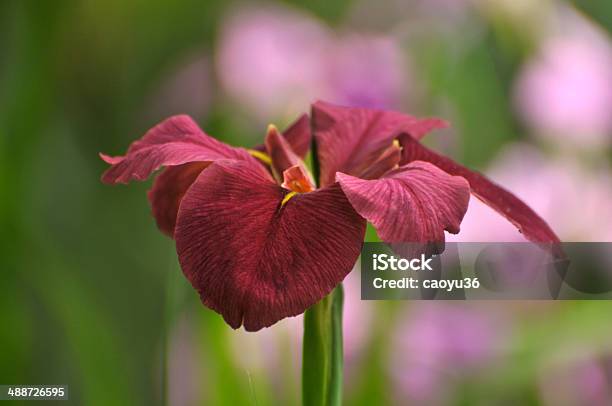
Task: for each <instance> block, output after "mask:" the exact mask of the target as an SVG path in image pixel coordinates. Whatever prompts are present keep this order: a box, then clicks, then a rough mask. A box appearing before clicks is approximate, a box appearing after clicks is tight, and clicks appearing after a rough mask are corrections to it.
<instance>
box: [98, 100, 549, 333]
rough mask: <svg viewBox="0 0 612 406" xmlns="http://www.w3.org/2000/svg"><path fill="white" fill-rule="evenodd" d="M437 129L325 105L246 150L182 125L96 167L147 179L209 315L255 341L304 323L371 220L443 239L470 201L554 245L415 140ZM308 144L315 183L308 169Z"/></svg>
mask: <svg viewBox="0 0 612 406" xmlns="http://www.w3.org/2000/svg"><path fill="white" fill-rule="evenodd" d="M445 126H446V123H445V122H444V121H442V120H439V119H418V118H415V117H411V116H409V115H405V114H401V113H397V112H391V111H381V110H373V109H365V108H347V107H339V106H334V105H331V104H328V103H323V102H317V103H315V104H314V105H313V106H312V113H311V117H308V115H303V116H302V117H300V118H299V119H298V120H297V121H296V122H295V123H294V124H293V125H291V126H290V127H289V128H288V129H287V130H286V131H285V132H284V133H282V134H280V133H279V132H278V131H277V130H276V128H274V127H273V126H271V127H270V128H269V129H268V132H267V135H266V138H265V143H264V144H263V145H261V146H259V147H255V148H254V149H251V150H248V149H244V148H237V147H231V146H229V145H226V144H224V143H221V142H219V141H217V140H215V139H214V138H212V137H210V136H208V135H207V134H205V133H204V132H203V131H202V130H201V129H200V128H199V127H198V126H197V124H196V123H195V122H194V121H193V120H192V119H191V118H189V117H188V116H184V115H181V116H174V117H171V118H169V119H167V120H165V121H164V122H162V123H161V124H159V125H157V126H156V127H154V128H153V129H151V130H149V131H148V132H147V133H146V134H145V136H144V137H142V138H141V139H139V140H138V141H135V142H134V143H133V144H132V145H131V146H130V147H129V149H128V151H127V154H126V155H125V156H120V157H109V156H106V155H102V154H101V157H102V159H104V161H106V162H107V163H109V164H110V165H111V167H110V168H109V169H108V170H107V171H106V172H105V173H104V175H103V176H102V180H103V182H105V183H110V184H115V183H128V182H129V181H131V180H134V179H135V180H145V179H146V178H148V177H149V175H151V173H152V172H154V171H155V170H157V169H158V168H160V167H162V166H163V167H165V169H164V170H163V171H162V172H161V173H160V174H159V175H158V176H157V177H156V179H155V181H154V183H153V187H152V188H151V190H150V191H149V194H148V196H149V201H150V203H151V206H152V210H153V215H154V217H155V219H156V221H157V225H158V226H159V228H160V229H161V230H162V231H163V232H164V233H166V234H167V235H169V236H170V237H173V238H174V239H175V241H176V249H177V253H178V258H179V262H180V264H181V268H182V270H183V273H184V274H185V276H186V277H187V279H188V280H189V281H190V282H191V284H192V285H193V287H194V288H195V289H196V290H197V291H198V293H199V294H200V297H201V300H202V302H203V303H204V305H206V306H208V307H209V308H211V309H213V310H215V311H217V312H218V313H220V314H221V315H222V316H223V318H224V319H225V321H226V322H227V323H228V324H229V325H230V326H232V327H233V328H238V327H240V326H241V325H244V327H245V329H246V330H250V331H255V330H259V329H261V328H263V327H267V326H270V325H272V324H274V323H276V322H277V321H278V320H280V319H283V318H285V317H288V316H294V315H298V314H300V313H303V312H304V310H306V309H307V308H308V307H310V306H312V305H313V304H315V303H316V302H318V301H319V300H321V299H322V298H323V297H325V296H326V295H327V294H329V293H330V292H331V290H332V289H333V288H334V287H335V286H336V285H338V284H339V283H340V282H341V281H342V280H343V279H344V277H345V276H346V275H347V274H348V273H349V272H350V271H351V269H352V268H353V265H354V264H355V262H356V260H357V258H358V256H359V253H360V250H361V247H362V243H363V239H364V233H365V228H366V222H367V221H369V222H370V223H372V225H373V226H374V227H375V228H376V230H377V232H378V234H379V236H380V238H381V239H382V240H384V241H387V242H391V243H394V242H441V241H444V231H445V230H446V231H448V232H451V233H457V232H459V225H460V223H461V220H462V219H463V216H464V214H465V212H466V210H467V206H468V200H469V196H470V191H471V193H472V194H473V195H475V196H476V197H478V198H479V199H481V200H482V201H484V202H485V203H486V204H488V205H489V206H491V207H492V208H493V209H495V210H497V211H498V212H499V213H500V214H501V215H503V216H504V217H506V218H507V219H508V220H510V221H511V222H512V223H513V224H514V225H516V226H517V227H518V229H519V230H520V231H521V232H523V234H524V235H525V237H526V238H527V239H529V240H532V241H537V242H558V239H557V237H556V236H555V234H554V233H553V232H552V230H551V229H550V228H549V227H548V225H547V224H546V223H545V222H544V221H543V220H542V219H541V218H540V217H539V216H538V215H537V214H536V213H534V212H533V211H532V210H531V209H530V208H529V207H528V206H526V205H525V204H524V203H523V202H521V201H520V200H519V199H517V198H516V197H515V196H514V195H512V194H511V193H509V192H507V191H506V190H504V189H502V188H501V187H499V186H497V185H495V184H494V183H492V182H491V181H489V180H487V179H486V178H484V177H483V176H482V175H480V174H478V173H475V172H473V171H471V170H469V169H467V168H465V167H463V166H461V165H459V164H457V163H455V162H453V161H452V160H450V159H449V158H446V157H444V156H441V155H438V154H437V153H435V152H433V151H431V150H429V149H427V148H426V147H424V146H423V145H421V144H420V142H419V140H420V139H421V138H422V137H423V136H424V135H425V134H427V133H428V132H430V131H431V130H434V129H437V128H443V127H445ZM311 137H314V141H315V142H314V143H313V145H315V146H316V151H313V154H314V155H315V159H316V160H317V161H318V168H319V169H320V174H319V176H318V178H319V179H318V180H319V185H317V186H318V187H315V182H314V180H313V178H312V176H311V175H310V174H309V172H308V170H307V169H306V166H305V165H304V163H303V161H302V160H303V159H304V157H305V156H306V154H307V153H308V151H309V148H310V145H311Z"/></svg>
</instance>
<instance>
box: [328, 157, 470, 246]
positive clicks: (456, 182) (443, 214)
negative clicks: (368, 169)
mask: <svg viewBox="0 0 612 406" xmlns="http://www.w3.org/2000/svg"><path fill="white" fill-rule="evenodd" d="M336 178H337V179H338V182H339V183H340V186H341V187H342V190H343V191H344V193H345V194H346V197H348V199H349V201H350V202H351V204H352V205H353V207H354V208H355V210H356V211H357V212H358V213H359V214H361V215H362V216H363V217H365V218H366V219H367V220H368V221H369V222H371V223H372V225H374V227H375V228H376V230H377V231H378V235H379V236H380V238H381V239H382V240H383V241H386V242H390V243H394V242H421V243H428V242H443V241H444V230H447V231H449V232H451V233H458V232H459V225H460V224H461V220H462V219H463V216H464V214H465V212H466V211H467V206H468V201H469V199H470V188H469V185H468V183H467V181H466V180H465V179H463V178H462V177H460V176H450V175H449V174H447V173H445V172H444V171H442V170H441V169H439V168H437V167H435V166H434V165H432V164H429V163H427V162H418V161H417V162H411V163H410V164H408V165H405V166H402V167H400V168H398V169H396V170H394V171H392V172H390V173H388V174H387V175H385V176H384V177H382V178H380V179H376V180H363V179H359V178H356V177H354V176H350V175H346V174H344V173H341V172H339V173H338V174H337V175H336Z"/></svg>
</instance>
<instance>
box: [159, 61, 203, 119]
mask: <svg viewBox="0 0 612 406" xmlns="http://www.w3.org/2000/svg"><path fill="white" fill-rule="evenodd" d="M212 95H213V86H212V80H211V72H210V62H209V60H208V58H207V57H206V56H205V55H203V54H202V53H198V54H195V55H194V56H191V57H188V58H186V59H185V60H183V61H182V62H181V63H179V64H177V65H176V66H174V67H173V68H172V69H171V70H170V71H169V73H168V74H167V75H166V76H165V77H164V78H163V79H162V80H161V84H160V86H159V87H158V88H157V89H155V93H154V95H153V97H152V98H151V99H152V100H153V103H152V105H151V106H150V108H149V110H148V111H147V114H148V115H149V116H152V117H151V119H152V120H160V119H161V118H165V117H167V116H168V115H172V114H189V115H192V116H194V117H203V116H205V115H206V113H207V112H208V109H209V108H210V104H211V101H212Z"/></svg>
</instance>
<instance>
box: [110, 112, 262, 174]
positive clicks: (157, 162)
mask: <svg viewBox="0 0 612 406" xmlns="http://www.w3.org/2000/svg"><path fill="white" fill-rule="evenodd" d="M101 157H102V159H103V160H104V161H106V162H107V163H109V164H111V165H112V166H111V167H110V168H109V169H108V170H107V171H106V172H105V173H104V174H103V175H102V181H103V182H105V183H128V182H129V181H131V180H133V179H136V180H145V179H146V178H147V177H149V175H150V174H151V173H152V172H153V171H155V170H156V169H158V168H159V167H161V166H174V165H181V164H184V163H188V162H212V161H215V160H218V159H238V160H245V161H248V162H250V163H251V164H253V165H257V166H261V165H259V164H258V163H257V161H256V160H255V159H254V158H253V157H252V156H251V155H249V153H248V152H247V151H246V150H244V149H242V148H233V147H231V146H229V145H226V144H224V143H222V142H220V141H217V140H216V139H214V138H212V137H210V136H208V135H206V134H205V133H204V132H203V131H202V130H201V129H200V128H199V127H198V125H197V124H196V123H195V122H194V121H193V120H192V119H191V118H190V117H189V116H186V115H180V116H173V117H170V118H169V119H167V120H165V121H163V122H162V123H160V124H158V125H157V126H155V127H153V128H152V129H151V130H149V131H148V132H147V133H146V134H145V135H144V137H142V138H141V139H139V140H138V141H135V142H133V143H132V145H130V147H129V149H128V151H127V154H126V155H125V156H120V157H109V156H106V155H102V154H101Z"/></svg>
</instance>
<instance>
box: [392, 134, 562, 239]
mask: <svg viewBox="0 0 612 406" xmlns="http://www.w3.org/2000/svg"><path fill="white" fill-rule="evenodd" d="M400 143H401V145H402V160H401V162H400V164H405V163H408V162H412V161H415V160H419V161H427V162H431V163H432V164H434V165H436V166H437V167H439V168H440V169H442V170H444V171H445V172H447V173H450V174H451V175H458V176H462V177H464V178H465V179H467V181H468V182H469V183H470V189H471V192H472V194H473V195H474V196H476V197H477V198H478V199H480V200H482V201H483V202H484V203H485V204H487V205H488V206H490V207H491V208H493V209H494V210H495V211H497V212H498V213H499V214H501V215H502V216H504V217H505V218H506V219H508V220H509V221H510V222H511V223H512V224H514V225H515V226H516V227H517V228H518V229H519V231H520V232H521V233H523V235H524V236H525V238H527V239H528V240H530V241H533V242H545V243H549V242H552V243H558V242H559V238H558V237H557V236H556V235H555V233H554V232H553V231H552V229H551V228H550V227H549V226H548V224H546V222H545V221H544V220H542V218H541V217H540V216H538V215H537V214H536V213H535V212H534V211H533V210H532V209H531V208H530V207H529V206H527V205H526V204H525V203H523V202H522V201H521V200H520V199H519V198H517V197H516V196H514V195H513V194H512V193H510V192H508V191H507V190H505V189H504V188H502V187H501V186H499V185H496V184H495V183H493V182H491V181H490V180H489V179H487V178H486V177H484V176H483V175H481V174H480V173H478V172H474V171H472V170H470V169H468V168H466V167H464V166H461V165H459V164H458V163H457V162H454V161H453V160H451V159H450V158H447V157H445V156H442V155H439V154H437V153H436V152H434V151H432V150H430V149H428V148H426V147H424V146H423V145H421V143H419V142H418V141H416V140H415V139H414V138H412V137H410V136H409V135H402V136H401V137H400Z"/></svg>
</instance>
